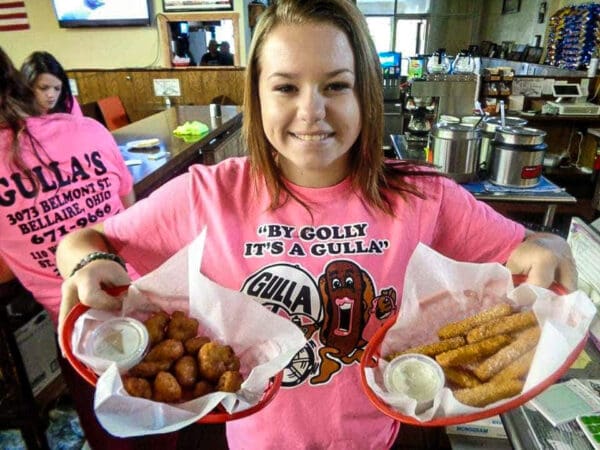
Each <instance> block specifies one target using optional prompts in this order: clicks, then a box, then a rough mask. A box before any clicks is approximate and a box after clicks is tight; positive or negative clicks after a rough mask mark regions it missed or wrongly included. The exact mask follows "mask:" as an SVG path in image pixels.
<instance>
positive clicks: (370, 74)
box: [242, 0, 422, 214]
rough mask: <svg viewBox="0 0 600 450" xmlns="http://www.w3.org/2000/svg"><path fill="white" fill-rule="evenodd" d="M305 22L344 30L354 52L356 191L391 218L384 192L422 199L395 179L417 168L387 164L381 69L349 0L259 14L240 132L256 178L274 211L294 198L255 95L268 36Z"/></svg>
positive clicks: (281, 5) (290, 0) (304, 1)
mask: <svg viewBox="0 0 600 450" xmlns="http://www.w3.org/2000/svg"><path fill="white" fill-rule="evenodd" d="M306 23H327V24H331V25H333V26H335V27H337V28H339V29H340V30H342V31H343V32H344V33H345V34H346V36H347V38H348V41H349V42H350V45H351V47H352V49H353V51H354V63H355V70H356V84H355V87H356V93H357V96H358V100H359V105H360V114H361V118H362V123H363V126H362V129H361V131H360V134H359V136H358V138H357V140H356V142H355V143H354V145H353V146H352V148H351V149H350V152H349V164H350V178H351V180H352V184H353V187H354V189H356V190H357V191H359V192H361V193H362V194H363V196H364V197H365V199H366V200H367V202H368V203H369V204H370V205H372V206H374V207H376V208H379V209H381V210H382V211H384V212H385V213H387V214H393V211H392V208H391V202H390V201H389V199H388V196H387V195H386V192H389V190H390V189H391V190H392V191H395V192H398V193H400V194H401V195H405V194H406V193H411V194H415V195H419V196H422V195H421V194H420V193H419V192H417V191H416V189H415V188H414V187H413V186H411V185H409V184H408V183H406V182H405V181H403V180H402V178H401V177H398V176H397V175H398V174H407V173H415V172H419V170H418V169H417V168H416V167H415V166H413V165H411V164H404V163H400V164H394V165H392V166H388V165H386V164H385V162H384V154H383V150H382V146H383V88H382V85H383V83H382V81H383V80H382V73H381V66H380V63H379V57H378V54H377V50H376V49H375V45H374V44H373V41H372V39H371V37H370V35H369V29H368V26H367V23H366V21H365V19H364V17H363V15H362V13H361V12H360V11H359V10H358V8H357V7H356V6H355V5H354V4H353V3H352V2H350V1H349V0H278V1H276V2H275V3H274V4H273V5H271V6H270V7H269V8H267V9H266V10H265V12H263V13H262V14H261V15H260V18H259V22H258V24H257V26H256V29H255V30H254V36H253V39H252V44H251V47H250V53H249V57H248V64H247V66H246V77H245V86H244V125H243V129H242V132H243V136H244V140H245V142H246V145H247V147H248V154H249V158H250V162H251V165H252V170H253V173H254V175H255V180H258V179H261V177H262V179H264V181H265V184H266V186H267V189H268V191H269V194H270V196H271V208H272V209H276V208H277V207H279V206H280V205H281V204H282V194H287V195H288V196H291V197H294V195H293V194H292V193H291V192H290V191H289V190H288V189H287V187H286V185H285V183H284V182H283V179H282V175H281V173H280V171H279V170H278V167H277V161H276V159H275V149H273V147H272V146H271V144H270V143H269V141H268V140H267V138H266V136H265V133H264V131H263V123H262V118H261V105H260V100H259V98H258V96H257V94H256V93H257V92H258V79H259V75H260V70H261V68H260V57H261V53H262V49H263V46H264V43H265V41H266V40H267V39H268V37H269V35H270V33H271V32H272V31H273V29H274V28H276V27H278V26H280V25H284V26H285V25H291V24H294V25H301V24H306ZM415 169H417V170H415ZM284 198H285V197H284Z"/></svg>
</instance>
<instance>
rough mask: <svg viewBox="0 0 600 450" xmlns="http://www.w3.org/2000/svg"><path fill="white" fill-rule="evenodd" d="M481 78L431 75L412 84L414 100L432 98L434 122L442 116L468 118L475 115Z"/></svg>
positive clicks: (459, 75) (468, 75)
mask: <svg viewBox="0 0 600 450" xmlns="http://www.w3.org/2000/svg"><path fill="white" fill-rule="evenodd" d="M478 79H479V76H478V75H477V74H474V73H470V74H457V75H453V74H430V75H426V76H425V77H424V78H421V79H414V80H412V82H411V87H410V95H411V96H412V97H413V98H431V99H433V100H432V101H431V102H432V103H435V105H436V107H435V114H434V122H437V121H438V120H439V118H440V116H442V115H450V116H456V117H461V116H467V115H471V114H473V105H474V104H475V101H476V100H477V96H478Z"/></svg>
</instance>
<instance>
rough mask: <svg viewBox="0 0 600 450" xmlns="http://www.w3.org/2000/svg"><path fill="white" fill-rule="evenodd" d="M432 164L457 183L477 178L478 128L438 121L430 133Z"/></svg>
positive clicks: (479, 136) (479, 135) (479, 137)
mask: <svg viewBox="0 0 600 450" xmlns="http://www.w3.org/2000/svg"><path fill="white" fill-rule="evenodd" d="M430 140H431V145H430V147H431V149H432V150H433V164H434V165H436V166H437V167H439V168H440V171H441V172H443V173H446V174H448V176H450V177H452V178H453V179H454V180H456V181H457V182H458V183H468V182H470V181H474V180H476V179H477V166H478V162H479V145H480V143H481V133H480V131H479V129H477V128H473V127H472V126H468V125H465V124H461V123H442V122H438V123H437V124H436V125H435V126H434V127H433V129H432V131H431V134H430Z"/></svg>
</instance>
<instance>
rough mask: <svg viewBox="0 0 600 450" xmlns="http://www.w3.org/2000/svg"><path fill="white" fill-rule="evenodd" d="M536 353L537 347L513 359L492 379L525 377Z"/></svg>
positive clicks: (494, 380)
mask: <svg viewBox="0 0 600 450" xmlns="http://www.w3.org/2000/svg"><path fill="white" fill-rule="evenodd" d="M534 354H535V348H534V349H531V350H529V351H528V352H527V353H525V354H524V355H523V356H521V357H520V358H518V359H517V360H516V361H513V362H512V363H510V364H509V365H508V366H506V367H505V368H504V369H502V370H501V371H500V372H498V373H497V374H496V375H494V376H493V377H492V378H491V379H490V381H492V382H496V381H500V380H508V379H510V378H523V377H524V376H525V375H527V372H529V367H531V361H533V355H534Z"/></svg>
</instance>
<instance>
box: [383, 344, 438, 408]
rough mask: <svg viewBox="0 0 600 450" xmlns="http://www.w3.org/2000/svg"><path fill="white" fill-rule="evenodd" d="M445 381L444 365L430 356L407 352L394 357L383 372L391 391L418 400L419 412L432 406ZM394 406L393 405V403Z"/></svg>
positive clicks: (385, 382)
mask: <svg viewBox="0 0 600 450" xmlns="http://www.w3.org/2000/svg"><path fill="white" fill-rule="evenodd" d="M444 383H445V377H444V371H443V370H442V367H441V366H440V365H439V364H438V363H437V362H436V361H435V360H434V359H432V358H430V357H429V356H425V355H421V354H418V353H407V354H404V355H400V356H398V357H396V358H394V359H393V360H392V361H390V363H389V364H388V365H387V366H386V368H385V370H384V372H383V384H384V386H385V388H386V389H387V391H388V392H390V393H401V394H405V395H406V396H408V397H410V398H412V399H414V400H416V401H417V407H416V410H415V412H416V413H417V414H419V413H421V412H423V411H424V410H426V409H428V408H430V407H431V406H432V405H433V399H434V398H435V397H436V395H437V394H438V392H440V391H441V390H442V388H443V387H444ZM392 406H393V405H392Z"/></svg>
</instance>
